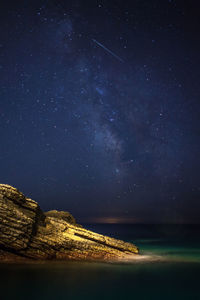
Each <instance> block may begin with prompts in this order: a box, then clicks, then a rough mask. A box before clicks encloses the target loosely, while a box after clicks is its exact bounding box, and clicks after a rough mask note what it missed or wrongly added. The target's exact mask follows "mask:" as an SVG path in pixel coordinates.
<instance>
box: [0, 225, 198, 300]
mask: <svg viewBox="0 0 200 300" xmlns="http://www.w3.org/2000/svg"><path fill="white" fill-rule="evenodd" d="M84 227H86V228H87V229H90V230H93V231H95V232H98V233H102V234H106V235H109V236H112V237H115V238H119V239H122V240H125V241H128V242H132V243H134V244H136V245H137V246H138V247H139V249H140V256H139V258H138V259H135V260H130V261H126V262H118V263H94V262H47V263H34V264H0V299H2V300H7V299H9V300H10V299H12V300H18V299H19V300H24V299H26V300H32V299H34V300H45V299H48V300H51V299H55V300H67V299H72V300H77V299H87V300H98V299H101V300H103V299H105V300H107V299H109V300H110V299H114V300H115V299H123V300H124V299H127V300H128V299H134V300H135V299H138V300H143V299H144V300H150V299H152V300H157V299H159V300H165V299H167V300H169V299H170V300H172V299H176V300H179V299H181V300H184V299H187V300H195V299H198V300H199V299H200V225H149V224H145V225H138V224H137V225H136V224H133V225H132V224H128V225H127V224H84Z"/></svg>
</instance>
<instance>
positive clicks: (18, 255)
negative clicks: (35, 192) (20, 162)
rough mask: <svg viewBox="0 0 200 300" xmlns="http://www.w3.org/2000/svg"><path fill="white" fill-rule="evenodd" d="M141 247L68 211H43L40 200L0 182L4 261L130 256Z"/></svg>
mask: <svg viewBox="0 0 200 300" xmlns="http://www.w3.org/2000/svg"><path fill="white" fill-rule="evenodd" d="M136 254H138V248H137V247H136V246H135V245H133V244H131V243H126V242H123V241H120V240H116V239H114V238H110V237H107V236H104V235H101V234H98V233H94V232H92V231H90V230H87V229H84V228H82V226H81V225H78V224H76V221H75V219H74V217H73V216H72V215H71V214H70V213H68V212H63V211H61V212H58V211H55V210H53V211H49V212H46V213H43V212H42V210H41V209H40V207H39V205H38V203H37V202H35V201H34V200H31V199H29V198H26V197H25V196H24V195H23V194H22V193H21V192H19V191H18V190H17V189H15V188H13V187H11V186H9V185H4V184H0V261H6V260H12V261H18V260H27V259H38V260H47V259H55V260H58V259H59V260H68V259H74V260H100V261H111V260H118V259H126V258H130V257H132V256H134V255H136Z"/></svg>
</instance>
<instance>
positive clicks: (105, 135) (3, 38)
mask: <svg viewBox="0 0 200 300" xmlns="http://www.w3.org/2000/svg"><path fill="white" fill-rule="evenodd" d="M0 6H1V7H0V15H1V16H0V78H1V80H0V137H1V143H0V182H2V183H7V184H11V185H13V186H15V187H17V188H18V189H20V190H21V191H22V192H24V194H25V195H27V196H29V197H31V198H32V199H34V200H36V201H38V202H39V204H40V206H41V208H42V209H43V210H49V209H58V210H68V211H70V212H71V213H72V214H73V215H74V216H75V217H76V218H77V219H78V221H80V222H81V221H82V222H111V221H113V222H128V223H160V222H166V223H198V222H199V215H200V201H199V200H200V173H199V170H200V158H199V153H200V139H199V134H200V130H199V129H200V118H199V115H200V82H199V79H200V38H199V36H200V21H199V19H200V18H199V9H200V4H198V1H189V0H188V1H176V0H171V1H170V0H162V1H160V0H132V1H121V0H115V1H114V0H109V1H108V0H107V1H106V0H102V1H100V0H99V1H96V0H91V1H87V0H73V1H72V0H69V1H64V0H59V1H51V0H49V1H48V0H45V1H25V0H22V1H10V0H8V1H2V2H1V4H0Z"/></svg>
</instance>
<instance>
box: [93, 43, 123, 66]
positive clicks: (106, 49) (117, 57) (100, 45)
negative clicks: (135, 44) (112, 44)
mask: <svg viewBox="0 0 200 300" xmlns="http://www.w3.org/2000/svg"><path fill="white" fill-rule="evenodd" d="M92 41H93V42H94V43H95V44H97V45H98V46H99V47H101V48H103V49H104V50H105V51H107V52H108V53H110V54H111V55H112V56H114V57H115V58H116V59H118V60H119V61H121V62H122V63H123V62H124V61H123V59H122V58H120V57H119V56H118V55H116V54H115V53H113V52H112V51H111V50H109V49H108V48H106V47H105V46H104V45H102V44H101V43H99V42H98V41H97V40H95V39H92Z"/></svg>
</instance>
